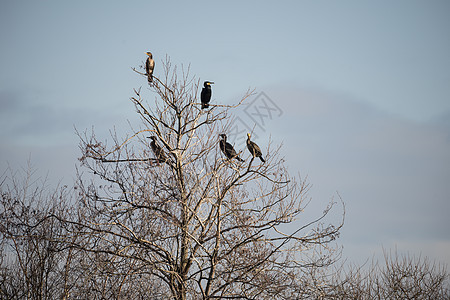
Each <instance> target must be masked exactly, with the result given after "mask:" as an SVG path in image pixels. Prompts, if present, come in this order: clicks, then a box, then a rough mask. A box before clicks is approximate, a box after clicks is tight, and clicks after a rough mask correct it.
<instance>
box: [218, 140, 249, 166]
mask: <svg viewBox="0 0 450 300" xmlns="http://www.w3.org/2000/svg"><path fill="white" fill-rule="evenodd" d="M219 136H220V137H221V138H222V139H221V140H220V142H219V146H220V150H222V152H223V154H225V156H226V157H227V158H228V159H232V158H236V159H237V160H238V161H241V162H243V161H244V160H243V159H241V158H240V157H239V156H238V154H237V153H236V150H234V148H233V146H232V145H231V144H230V143H227V135H226V134H223V133H222V134H219Z"/></svg>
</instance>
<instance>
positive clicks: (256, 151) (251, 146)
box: [247, 133, 266, 162]
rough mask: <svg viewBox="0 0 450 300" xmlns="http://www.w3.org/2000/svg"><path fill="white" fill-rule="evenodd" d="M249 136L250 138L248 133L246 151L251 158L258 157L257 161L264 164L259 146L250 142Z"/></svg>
mask: <svg viewBox="0 0 450 300" xmlns="http://www.w3.org/2000/svg"><path fill="white" fill-rule="evenodd" d="M250 136H251V135H250V133H247V148H248V151H250V153H251V154H252V155H253V157H259V159H260V160H261V161H262V162H266V161H265V160H264V158H263V157H262V152H261V149H260V148H259V146H258V145H256V143H255V142H252V141H250Z"/></svg>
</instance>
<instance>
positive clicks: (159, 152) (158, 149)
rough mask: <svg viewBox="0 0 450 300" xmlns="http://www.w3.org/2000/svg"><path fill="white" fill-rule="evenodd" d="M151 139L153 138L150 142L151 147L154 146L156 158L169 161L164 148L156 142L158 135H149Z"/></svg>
mask: <svg viewBox="0 0 450 300" xmlns="http://www.w3.org/2000/svg"><path fill="white" fill-rule="evenodd" d="M148 138H149V139H152V141H151V143H150V147H152V150H153V153H154V154H155V157H156V159H158V161H159V162H167V160H168V159H167V156H166V155H165V154H164V151H163V149H162V148H161V146H160V145H158V144H157V143H156V136H154V135H152V136H150V137H148Z"/></svg>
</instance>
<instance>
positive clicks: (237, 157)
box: [236, 156, 245, 162]
mask: <svg viewBox="0 0 450 300" xmlns="http://www.w3.org/2000/svg"><path fill="white" fill-rule="evenodd" d="M236 159H237V160H238V161H240V162H244V161H245V160H243V159H242V158H240V157H239V156H236Z"/></svg>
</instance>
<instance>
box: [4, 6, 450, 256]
mask: <svg viewBox="0 0 450 300" xmlns="http://www.w3.org/2000/svg"><path fill="white" fill-rule="evenodd" d="M449 15H450V2H448V1H413V0H403V1H282V2H275V1H247V2H245V3H242V1H228V2H223V3H215V2H211V1H194V2H181V1H166V2H162V1H128V2H123V3H111V1H96V2H93V1H71V2H66V1H5V0H2V1H0V41H1V43H0V45H1V46H0V49H1V50H0V51H1V54H2V55H1V56H0V65H1V68H0V126H1V128H2V129H1V131H0V138H1V141H2V143H1V146H0V157H1V161H0V163H1V165H0V168H1V169H0V170H4V169H5V168H6V166H7V163H8V162H9V164H10V165H11V167H13V168H15V167H18V166H24V165H25V163H26V160H27V159H28V158H29V157H31V160H32V162H33V163H34V165H35V166H36V167H37V168H38V169H39V172H42V174H44V175H45V174H46V173H47V172H49V176H50V178H53V179H55V180H56V179H58V180H59V179H60V178H63V181H64V180H65V181H67V182H70V181H71V180H72V176H73V174H74V165H75V164H76V163H77V162H76V158H77V157H78V155H79V153H78V148H77V143H78V139H77V137H76V136H75V134H74V126H76V127H77V128H78V129H79V130H84V129H86V128H88V129H89V128H91V126H95V129H96V131H97V132H98V133H99V135H102V134H103V135H104V136H105V137H106V134H107V132H108V130H109V129H110V128H112V127H113V126H116V127H117V128H119V129H121V128H124V127H126V126H128V125H127V119H130V120H131V121H133V120H136V117H135V115H134V113H133V112H134V109H133V107H132V105H131V103H130V102H129V100H128V99H129V97H131V96H132V89H133V88H138V87H140V86H145V81H143V80H142V78H141V77H139V76H137V75H136V74H135V73H133V72H132V71H131V67H137V66H139V65H140V64H141V63H142V62H143V61H144V60H145V52H146V51H148V50H150V51H152V52H153V53H154V57H155V59H156V63H157V66H156V69H155V73H156V74H157V73H158V66H160V65H161V60H162V59H164V57H165V56H166V55H169V56H170V57H171V59H172V61H173V62H174V63H177V64H179V63H183V64H185V65H189V64H190V66H191V72H192V73H193V74H195V75H197V76H199V77H200V78H202V79H208V80H213V81H215V82H216V84H215V85H214V91H213V99H214V100H213V101H217V102H222V101H223V102H232V101H235V99H237V98H238V97H239V96H241V95H242V94H243V93H244V92H245V91H246V90H247V88H248V87H251V88H255V89H256V90H257V91H258V92H260V91H264V92H265V93H266V95H267V96H268V97H270V99H272V100H273V101H274V102H276V103H277V105H278V106H279V108H280V109H281V110H282V111H283V114H282V115H281V117H277V118H275V117H274V118H273V119H272V120H268V122H267V124H266V126H265V127H264V130H262V129H259V132H257V134H258V140H257V142H258V143H259V144H260V145H261V146H263V145H264V143H265V141H266V140H267V138H268V135H272V137H273V139H274V140H275V141H276V142H283V143H284V151H285V155H286V158H287V160H288V161H289V165H290V170H291V172H293V173H297V172H300V173H301V174H302V175H308V177H309V180H310V182H311V183H312V184H313V189H312V191H311V195H312V196H313V197H314V199H315V201H316V202H315V203H316V204H317V207H322V206H323V205H324V204H325V203H326V202H327V201H328V200H329V199H330V198H331V197H332V196H333V194H334V193H335V192H336V191H339V193H340V194H341V195H342V197H343V199H344V201H345V202H346V203H347V210H348V211H347V220H346V226H345V228H344V230H343V234H342V240H341V242H342V244H343V245H344V247H345V252H344V254H347V255H349V256H351V257H352V258H356V259H363V258H365V257H370V256H371V255H372V254H373V253H380V252H381V250H382V247H385V248H387V249H390V248H393V247H395V246H397V247H398V248H399V249H400V250H402V251H403V250H409V251H410V253H412V254H419V253H422V255H428V256H430V257H432V258H436V259H438V260H440V261H445V262H447V263H449V262H450V255H449V254H448V253H450V232H449V229H450V221H449V218H448V217H447V216H446V214H447V212H448V211H449V210H450V185H449V183H450V84H449V83H450V33H449V29H450V18H449V17H448V16H449ZM243 116H244V117H245V114H244V115H243ZM248 121H249V120H248V119H247V122H248Z"/></svg>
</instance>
